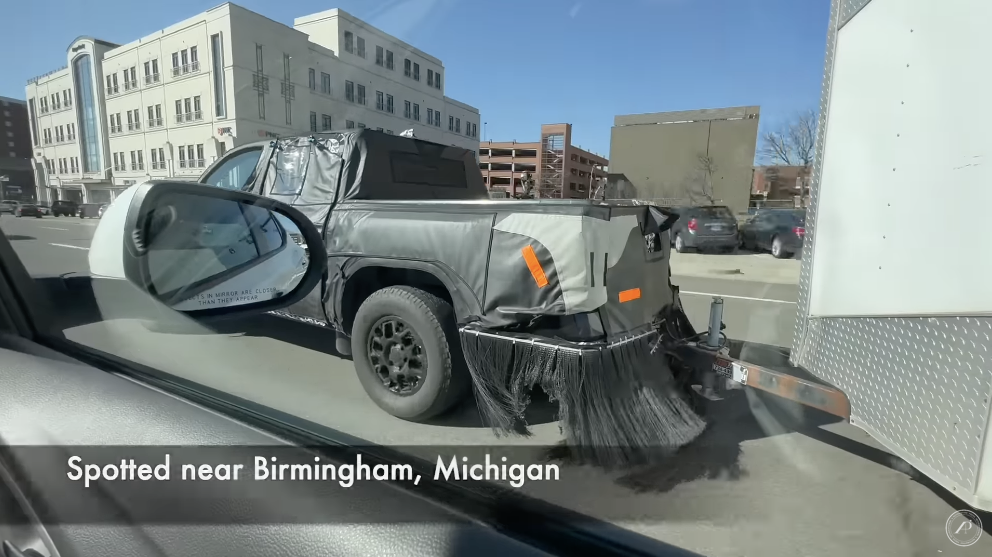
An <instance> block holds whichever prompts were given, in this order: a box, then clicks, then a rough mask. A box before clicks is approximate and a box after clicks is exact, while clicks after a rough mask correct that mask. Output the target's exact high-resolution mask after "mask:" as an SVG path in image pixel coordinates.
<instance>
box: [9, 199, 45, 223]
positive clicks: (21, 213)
mask: <svg viewBox="0 0 992 557" xmlns="http://www.w3.org/2000/svg"><path fill="white" fill-rule="evenodd" d="M14 216H16V217H35V218H38V219H40V218H41V217H42V213H41V209H39V208H38V206H37V205H35V204H34V203H18V204H17V207H16V208H15V209H14Z"/></svg>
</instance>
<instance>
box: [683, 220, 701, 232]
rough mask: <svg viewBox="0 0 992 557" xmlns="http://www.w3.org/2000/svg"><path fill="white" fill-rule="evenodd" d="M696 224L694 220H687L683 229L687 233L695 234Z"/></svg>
mask: <svg viewBox="0 0 992 557" xmlns="http://www.w3.org/2000/svg"><path fill="white" fill-rule="evenodd" d="M698 224H699V223H698V221H696V219H689V222H687V223H686V225H685V227H686V228H688V229H689V232H695V231H696V228H697V227H698Z"/></svg>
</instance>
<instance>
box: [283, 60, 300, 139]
mask: <svg viewBox="0 0 992 557" xmlns="http://www.w3.org/2000/svg"><path fill="white" fill-rule="evenodd" d="M281 89H282V90H281V91H280V93H281V94H282V98H283V99H285V101H286V102H285V104H286V125H287V126H290V125H292V124H293V100H294V99H296V86H295V85H293V77H292V71H291V68H290V59H289V54H283V55H282V87H281Z"/></svg>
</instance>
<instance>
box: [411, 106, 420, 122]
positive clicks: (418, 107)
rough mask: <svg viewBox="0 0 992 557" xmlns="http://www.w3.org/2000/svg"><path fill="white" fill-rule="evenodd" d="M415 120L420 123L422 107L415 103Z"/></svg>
mask: <svg viewBox="0 0 992 557" xmlns="http://www.w3.org/2000/svg"><path fill="white" fill-rule="evenodd" d="M413 119H414V120H416V121H418V122H419V121H420V105H419V104H417V103H413Z"/></svg>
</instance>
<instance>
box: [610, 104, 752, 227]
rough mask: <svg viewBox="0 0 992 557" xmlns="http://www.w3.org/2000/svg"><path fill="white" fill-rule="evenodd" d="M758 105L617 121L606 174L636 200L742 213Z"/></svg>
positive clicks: (748, 195)
mask: <svg viewBox="0 0 992 557" xmlns="http://www.w3.org/2000/svg"><path fill="white" fill-rule="evenodd" d="M759 114H760V109H759V107H757V106H744V107H736V108H718V109H705V110H687V111H679V112H661V113H654V114H633V115H626V116H616V117H615V118H614V124H613V128H612V130H611V134H610V172H613V173H617V174H623V175H624V176H625V177H626V178H627V180H628V181H629V182H630V185H631V186H632V187H633V190H634V192H635V195H636V197H637V198H639V199H645V200H652V201H654V202H656V203H659V204H663V205H688V204H692V205H708V204H719V205H727V206H729V207H731V209H732V210H734V211H746V210H747V207H748V200H749V198H750V193H751V181H752V170H753V168H754V152H755V147H756V144H757V140H758V119H759Z"/></svg>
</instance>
